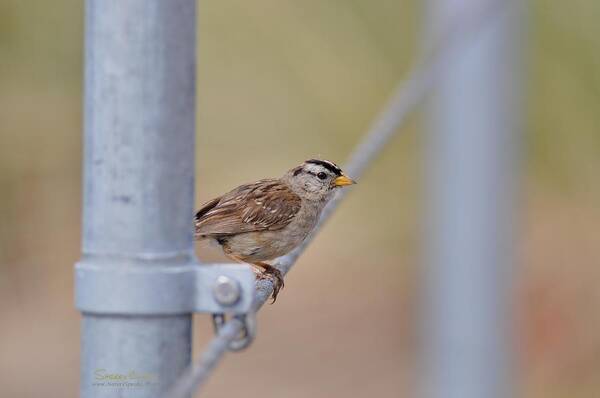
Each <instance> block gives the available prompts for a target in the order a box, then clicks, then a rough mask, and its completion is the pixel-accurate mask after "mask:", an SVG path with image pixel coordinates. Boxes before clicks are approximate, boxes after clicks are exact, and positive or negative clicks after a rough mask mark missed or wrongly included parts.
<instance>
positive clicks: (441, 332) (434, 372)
mask: <svg viewBox="0 0 600 398" xmlns="http://www.w3.org/2000/svg"><path fill="white" fill-rule="evenodd" d="M490 3H504V5H507V7H502V8H500V9H499V12H498V13H497V15H496V16H495V17H494V18H493V19H491V20H490V21H488V23H487V24H486V25H484V26H483V27H482V29H481V31H480V32H479V34H478V35H476V36H473V37H472V38H470V39H469V40H467V41H466V42H465V43H464V44H463V45H462V46H461V47H459V48H457V49H456V50H457V51H456V52H455V53H454V54H453V56H452V57H450V58H449V59H448V60H447V62H446V63H445V64H444V65H443V66H441V67H440V68H439V69H438V84H437V86H436V90H435V92H434V93H433V95H432V97H431V100H430V102H429V106H428V110H427V113H426V118H425V120H426V122H425V124H426V127H427V139H426V155H427V156H426V158H425V167H426V169H427V176H426V195H425V198H426V212H425V216H426V218H427V220H428V221H427V228H426V235H425V259H426V267H425V278H424V282H425V284H424V293H425V295H424V300H425V305H424V308H423V312H422V313H423V314H424V317H425V319H424V323H423V327H424V335H423V353H424V363H423V364H424V369H423V372H421V375H422V383H421V389H422V391H421V392H422V396H424V397H428V398H442V397H443V398H481V397H486V398H494V397H498V398H499V397H508V396H511V395H513V393H514V384H513V377H512V374H511V370H512V369H513V368H514V365H515V363H514V360H515V358H514V355H513V354H514V352H513V346H514V345H513V341H512V334H511V331H512V329H513V325H512V321H513V317H512V293H513V292H512V286H513V281H512V279H513V275H514V272H513V271H514V250H513V242H512V240H513V228H514V219H515V197H516V191H517V186H518V178H517V177H518V176H517V173H518V165H519V156H518V153H519V150H518V144H519V141H520V140H519V135H520V128H521V125H520V107H521V105H522V104H521V101H520V100H519V99H520V91H521V89H520V88H521V87H520V84H521V79H520V77H521V70H520V66H521V65H520V64H521V62H520V57H519V53H520V51H519V47H520V41H521V39H522V38H521V36H520V32H521V26H520V23H519V22H520V19H521V12H522V6H521V5H520V4H517V3H518V2H513V1H501V0H496V1H492V2H490V1H489V0H429V1H428V3H427V4H428V10H427V13H426V14H427V16H428V20H427V24H428V26H429V34H431V35H432V36H433V38H432V41H436V37H439V35H440V34H442V33H441V29H443V27H445V26H448V25H449V24H452V23H453V21H454V20H455V19H456V17H457V16H460V15H464V14H469V13H473V12H477V10H479V9H482V7H485V6H486V4H490ZM508 5H510V6H508Z"/></svg>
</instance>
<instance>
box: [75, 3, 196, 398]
mask: <svg viewBox="0 0 600 398" xmlns="http://www.w3.org/2000/svg"><path fill="white" fill-rule="evenodd" d="M195 3H196V0H169V1H164V0H87V2H86V36H85V161H84V163H85V164H84V170H85V171H84V174H85V181H84V186H85V188H84V220H83V249H82V250H83V258H82V261H81V262H80V264H79V265H78V267H80V268H82V269H88V270H89V269H91V270H94V269H102V270H106V269H107V268H110V271H111V272H113V271H114V273H113V275H114V278H115V281H117V279H118V278H119V271H120V270H121V271H122V270H127V271H132V272H133V273H135V272H137V271H141V270H145V269H149V268H151V267H153V269H156V270H166V271H167V272H168V270H167V269H172V268H171V267H176V266H178V265H183V264H189V263H193V262H194V255H193V240H192V222H191V217H192V214H193V199H194V178H193V176H194V134H195V133H194V130H195V128H194V124H195V63H196V61H195V58H196V57H195V49H196V39H195V38H196V6H195ZM159 294H160V293H159V292H156V295H159ZM106 299H107V300H109V299H110V297H108V296H106ZM158 300H161V297H157V301H158ZM81 338H82V341H81V343H82V352H81V396H82V397H122V396H127V397H157V396H160V395H161V392H162V391H164V390H166V389H167V388H168V387H169V385H170V384H172V383H173V382H174V381H175V380H176V378H177V376H178V375H179V374H180V373H181V372H182V371H183V370H184V369H185V367H186V366H187V365H189V363H190V356H191V314H190V313H189V312H188V313H185V312H184V313H160V312H158V313H151V314H147V315H142V314H107V313H91V312H84V313H83V322H82V330H81ZM110 375H112V376H110ZM118 382H122V383H130V384H135V383H137V382H139V383H142V385H143V386H142V387H134V386H130V387H114V386H108V385H104V386H103V385H102V383H105V384H109V383H118Z"/></svg>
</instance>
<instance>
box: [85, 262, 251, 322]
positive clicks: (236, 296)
mask: <svg viewBox="0 0 600 398" xmlns="http://www.w3.org/2000/svg"><path fill="white" fill-rule="evenodd" d="M75 282H76V283H75V302H76V306H77V308H78V309H79V310H80V311H82V312H87V313H98V314H122V315H131V314H145V315H157V314H181V313H191V312H203V313H212V314H223V313H228V314H235V315H241V314H246V313H248V312H250V311H251V306H252V301H253V299H254V295H255V291H256V288H255V276H254V272H252V270H251V268H250V267H249V266H247V265H241V264H208V265H200V264H197V263H190V264H179V265H173V264H152V265H131V264H123V265H119V264H117V265H105V264H98V263H96V262H95V261H94V260H93V259H85V260H83V261H81V262H79V263H78V264H77V265H76V267H75Z"/></svg>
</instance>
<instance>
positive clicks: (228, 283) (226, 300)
mask: <svg viewBox="0 0 600 398" xmlns="http://www.w3.org/2000/svg"><path fill="white" fill-rule="evenodd" d="M213 294H214V296H215V300H217V302H218V303H219V304H221V305H233V304H235V303H237V301H238V300H239V299H240V295H241V288H240V284H239V282H238V281H236V280H234V279H231V278H230V277H228V276H225V275H221V276H219V277H218V278H217V280H216V282H215V285H214V287H213Z"/></svg>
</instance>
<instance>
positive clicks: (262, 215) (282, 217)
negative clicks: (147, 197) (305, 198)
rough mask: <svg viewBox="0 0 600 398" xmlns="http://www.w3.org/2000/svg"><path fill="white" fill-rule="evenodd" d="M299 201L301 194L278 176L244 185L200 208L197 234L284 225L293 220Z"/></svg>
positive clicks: (197, 214)
mask: <svg viewBox="0 0 600 398" xmlns="http://www.w3.org/2000/svg"><path fill="white" fill-rule="evenodd" d="M300 204H301V199H300V197H299V196H298V195H296V194H295V193H294V192H292V190H291V189H290V188H289V187H288V186H287V185H285V184H284V183H282V182H281V181H279V180H260V181H257V182H255V183H252V184H246V185H241V186H239V187H238V188H236V189H234V190H233V191H231V192H229V193H227V194H225V195H223V196H221V197H218V198H216V199H213V200H211V201H210V202H207V203H206V204H205V205H204V206H202V208H201V209H200V210H198V212H197V213H196V217H195V225H196V236H201V235H231V234H237V233H242V232H252V231H264V230H277V229H281V228H283V227H285V226H286V225H288V224H289V223H290V222H291V221H292V219H293V218H294V216H295V215H296V214H297V213H298V211H299V210H300Z"/></svg>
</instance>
